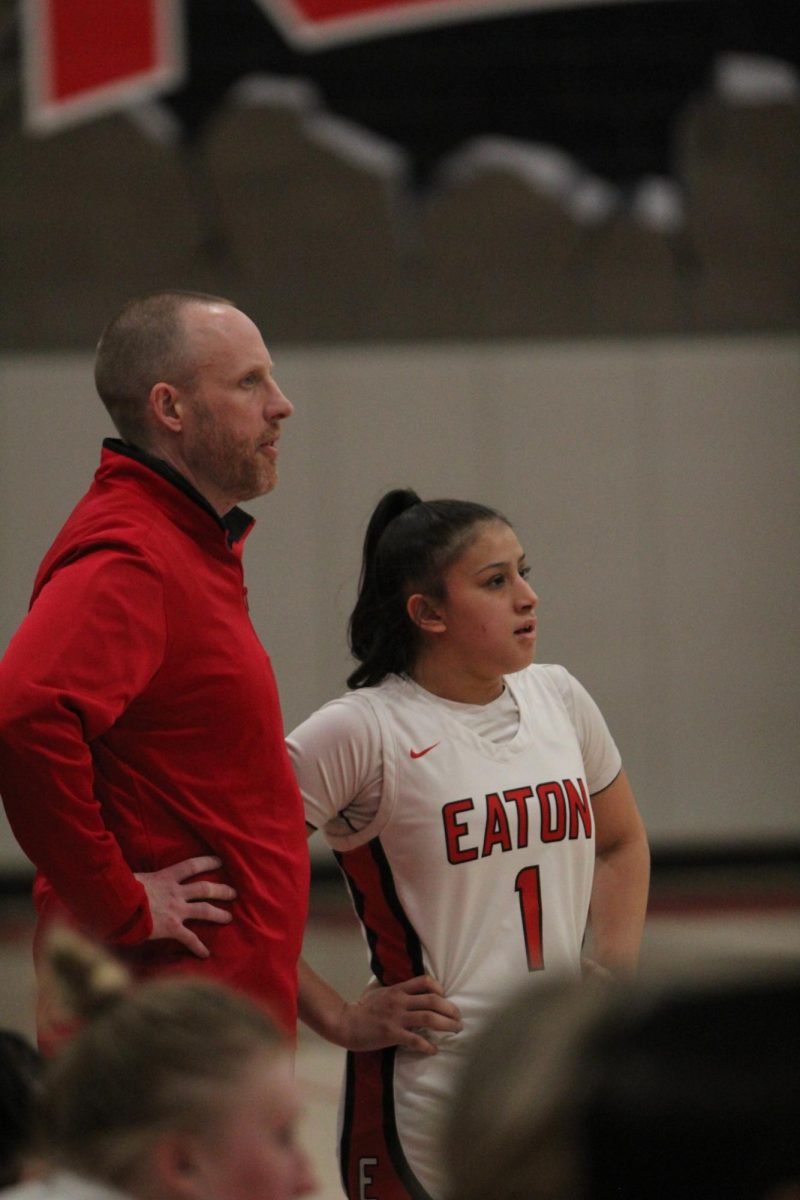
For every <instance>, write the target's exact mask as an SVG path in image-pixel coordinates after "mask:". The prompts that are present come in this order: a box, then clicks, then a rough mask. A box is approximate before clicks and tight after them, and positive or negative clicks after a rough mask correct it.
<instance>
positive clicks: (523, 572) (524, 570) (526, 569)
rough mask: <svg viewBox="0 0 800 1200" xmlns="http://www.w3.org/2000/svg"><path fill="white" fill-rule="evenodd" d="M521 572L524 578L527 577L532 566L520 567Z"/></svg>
mask: <svg viewBox="0 0 800 1200" xmlns="http://www.w3.org/2000/svg"><path fill="white" fill-rule="evenodd" d="M519 573H520V576H521V577H522V578H523V579H527V578H528V576H529V575H530V573H531V569H530V567H520V569H519Z"/></svg>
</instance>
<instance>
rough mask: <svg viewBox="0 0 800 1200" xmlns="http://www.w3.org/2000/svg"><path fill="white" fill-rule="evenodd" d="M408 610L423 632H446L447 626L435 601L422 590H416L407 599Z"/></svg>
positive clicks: (410, 616)
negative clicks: (423, 593)
mask: <svg viewBox="0 0 800 1200" xmlns="http://www.w3.org/2000/svg"><path fill="white" fill-rule="evenodd" d="M406 612H407V613H408V615H409V618H410V620H411V622H412V624H413V625H416V627H417V629H419V630H421V631H422V633H444V632H445V631H446V629H447V626H446V624H445V621H444V617H443V616H442V614H441V613H440V612H439V610H438V608H437V607H436V605H435V602H434V601H433V600H431V599H430V598H429V597H428V596H423V595H422V593H421V592H414V594H413V595H412V596H409V597H408V600H406Z"/></svg>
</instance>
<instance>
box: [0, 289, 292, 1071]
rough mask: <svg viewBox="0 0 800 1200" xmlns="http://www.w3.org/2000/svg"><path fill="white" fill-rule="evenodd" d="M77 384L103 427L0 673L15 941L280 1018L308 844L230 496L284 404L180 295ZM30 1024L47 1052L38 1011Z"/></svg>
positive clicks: (209, 315)
mask: <svg viewBox="0 0 800 1200" xmlns="http://www.w3.org/2000/svg"><path fill="white" fill-rule="evenodd" d="M95 382H96V386H97V390H98V393H99V395H100V398H101V400H102V401H103V403H104V404H105V406H106V408H107V409H108V412H109V414H110V416H111V418H112V420H113V422H114V423H115V425H116V427H117V430H118V432H119V435H120V436H119V438H108V439H106V440H105V442H104V443H103V450H102V457H101V461H100V467H99V470H98V471H97V473H96V475H95V478H94V481H93V483H92V486H91V488H90V489H89V491H88V493H87V494H86V495H85V496H84V498H83V499H82V500H81V501H80V502H79V503H78V505H77V506H76V508H75V509H74V511H73V512H72V514H71V516H70V517H69V519H68V520H67V522H66V524H65V525H64V527H63V528H62V529H61V532H60V533H59V534H58V536H57V537H56V539H55V541H54V543H53V545H52V546H51V548H50V550H49V551H48V552H47V554H46V555H45V558H44V561H43V563H42V565H41V567H40V569H39V573H38V576H37V579H36V582H35V585H34V590H33V599H32V602H31V608H30V611H29V613H28V615H27V617H26V618H25V620H24V621H23V623H22V625H21V627H20V629H19V630H18V632H17V634H16V635H15V637H14V638H13V639H12V641H11V643H10V645H9V647H8V650H7V653H6V654H5V657H4V659H3V661H2V663H0V794H2V797H3V801H4V804H5V807H6V811H7V814H8V819H9V822H10V824H11V828H12V830H13V832H14V834H15V835H16V838H17V840H18V841H19V844H20V846H21V847H22V849H23V850H24V852H25V853H26V854H27V855H28V857H29V858H30V859H31V861H32V862H33V863H34V865H35V866H36V868H37V879H36V883H35V888H34V899H35V903H36V907H37V910H38V913H39V918H40V932H39V936H38V937H37V942H36V946H37V950H38V946H39V942H40V940H41V931H42V929H44V928H46V926H47V925H48V924H49V923H50V922H52V921H53V920H66V921H69V922H72V923H73V924H75V925H77V926H78V927H79V928H81V929H83V930H85V931H88V932H89V933H91V935H92V936H94V937H97V938H99V939H101V940H102V941H104V942H106V943H108V944H112V945H114V946H115V948H116V949H117V951H118V953H120V954H121V955H123V956H124V958H125V959H126V961H127V963H128V965H129V966H130V967H131V968H132V969H133V970H134V972H135V973H137V974H140V975H145V976H146V975H150V974H153V973H156V972H161V971H164V970H169V971H175V970H180V971H182V970H189V971H197V970H202V971H203V972H204V973H207V974H211V975H213V976H216V977H217V978H220V979H223V980H225V981H226V982H228V983H231V984H233V985H235V986H237V987H241V988H243V989H244V990H246V991H247V992H248V993H249V994H250V995H252V996H254V997H256V998H258V999H260V1000H263V1001H265V1002H266V1003H267V1004H268V1005H269V1006H270V1007H271V1009H272V1010H273V1011H274V1012H275V1014H276V1015H277V1016H278V1018H279V1019H280V1020H281V1022H282V1023H283V1024H284V1025H285V1026H286V1028H287V1029H289V1030H293V1028H294V1023H295V1013H296V987H297V959H298V955H299V951H300V946H301V941H302V933H303V927H304V923H305V917H306V909H307V893H308V877H309V866H308V850H307V847H306V841H305V829H304V821H303V811H302V805H301V801H300V797H299V793H298V790H297V785H296V783H295V780H294V777H293V774H292V770H291V767H290V764H289V760H288V757H287V753H286V748H285V744H284V739H283V722H282V717H281V712H280V706H279V701H278V694H277V689H276V685H275V680H274V676H273V672H272V667H271V664H270V660H269V658H268V656H267V654H266V652H265V651H264V648H263V647H262V645H261V643H260V642H259V639H258V637H257V636H256V633H255V630H254V628H253V625H252V623H251V621H250V617H249V614H248V607H247V598H246V589H245V587H244V583H243V574H242V561H241V558H242V546H243V543H244V540H245V538H246V537H247V535H248V534H249V532H250V530H251V528H252V525H253V519H252V518H251V517H250V516H248V515H247V514H246V513H245V512H243V511H242V510H241V509H240V508H239V507H238V504H239V502H240V501H242V500H248V499H252V498H253V497H256V496H261V495H264V494H265V493H267V492H269V491H271V490H272V488H273V487H274V486H275V484H276V481H277V458H278V448H277V443H278V439H279V437H280V433H281V426H282V422H283V421H284V420H285V419H286V418H287V417H288V416H290V415H291V413H292V411H293V410H292V405H291V404H290V402H289V401H288V400H287V398H286V397H285V396H284V394H283V392H282V391H281V389H280V387H279V386H278V384H277V382H276V380H275V378H274V376H273V362H272V358H271V356H270V354H269V351H268V350H267V348H266V346H265V345H264V342H263V339H262V337H261V334H260V332H259V330H258V329H257V327H256V326H255V325H254V324H253V322H252V321H251V320H250V318H249V317H247V316H246V315H245V314H244V313H243V312H240V311H239V310H238V309H236V308H235V307H234V306H233V305H232V304H231V303H229V302H228V301H227V300H222V299H219V298H217V297H213V296H206V295H199V294H195V293H182V292H162V293H157V294H155V295H151V296H146V297H143V298H141V299H137V300H133V301H130V302H129V303H128V304H127V305H125V307H124V308H123V309H122V311H121V312H120V313H119V314H118V315H117V316H116V317H115V318H114V319H113V320H112V321H111V322H110V323H109V324H108V325H107V326H106V328H105V330H104V332H103V334H102V337H101V339H100V343H99V345H98V348H97V354H96V359H95ZM195 922H202V925H201V926H200V927H198V926H197V925H195V924H194V923H195ZM37 957H38V953H37ZM38 1025H39V1040H40V1045H41V1046H42V1047H43V1048H46V1049H48V1048H52V1046H53V1045H54V1044H55V1043H56V1042H57V1040H58V1038H59V1037H60V1036H62V1035H63V1032H64V1031H63V1030H59V1029H56V1028H53V1027H52V1023H51V1021H50V1018H49V1015H48V1014H47V1013H46V1012H44V1011H43V1010H42V1009H41V1006H40V1012H39V1020H38Z"/></svg>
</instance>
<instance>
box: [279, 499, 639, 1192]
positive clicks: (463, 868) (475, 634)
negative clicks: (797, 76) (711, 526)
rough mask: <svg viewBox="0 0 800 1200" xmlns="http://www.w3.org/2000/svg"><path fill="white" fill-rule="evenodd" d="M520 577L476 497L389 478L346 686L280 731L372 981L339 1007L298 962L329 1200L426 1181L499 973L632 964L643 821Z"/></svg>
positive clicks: (522, 571)
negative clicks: (331, 1133)
mask: <svg viewBox="0 0 800 1200" xmlns="http://www.w3.org/2000/svg"><path fill="white" fill-rule="evenodd" d="M528 571H529V568H528V566H527V564H526V560H525V554H524V552H523V550H522V547H521V546H520V544H519V541H518V540H517V537H516V535H515V533H514V530H513V529H512V528H511V526H510V525H509V524H508V522H507V521H506V520H505V518H504V517H502V516H501V515H500V514H499V513H497V512H495V511H493V510H492V509H489V508H485V507H483V506H481V505H478V504H472V503H467V502H462V501H456V500H436V501H428V502H423V501H421V500H420V498H419V497H418V496H417V495H416V493H414V492H412V491H392V492H389V493H388V494H387V495H386V496H384V498H383V499H382V500H381V502H380V503H379V504H378V506H377V508H376V510H375V512H374V513H373V515H372V518H371V520H370V523H369V526H368V529H367V533H366V538H365V542H364V554H363V562H362V571H361V580H360V586H359V594H358V599H357V602H356V606H355V608H354V610H353V613H352V616H351V619H350V644H351V648H352V651H353V654H354V656H355V658H356V659H357V660H358V664H359V665H358V666H357V667H356V669H355V670H354V671H353V673H352V675H351V676H350V678H349V680H348V683H349V686H350V688H351V689H352V690H351V691H349V692H348V693H347V694H346V695H345V696H343V697H341V698H340V699H338V700H334V701H332V702H331V703H329V704H327V705H325V706H324V707H323V708H322V709H320V710H319V711H318V712H317V713H315V714H314V715H313V716H311V717H310V718H309V719H308V720H307V721H305V722H304V723H303V724H302V725H300V726H299V727H298V728H297V729H296V730H295V731H294V733H293V734H292V735H291V737H290V738H289V749H290V754H291V757H292V759H293V762H294V766H295V769H296V772H297V776H298V780H299V783H300V788H301V791H302V793H303V797H304V801H305V811H306V819H307V822H308V824H309V826H311V827H313V828H322V829H323V830H324V832H325V836H326V838H327V840H328V842H329V843H330V845H331V846H332V847H333V848H334V850H335V853H336V857H337V860H338V862H339V865H340V867H341V868H342V871H343V872H344V875H345V877H346V879H347V883H348V886H349V888H350V892H351V895H352V898H353V901H354V905H355V909H356V912H357V913H358V916H359V918H360V920H361V922H362V925H363V928H364V932H365V935H366V939H367V942H368V945H369V948H370V954H371V966H372V970H373V973H374V977H375V978H374V981H373V983H372V984H371V986H370V987H369V988H368V989H367V991H366V992H365V993H364V995H363V996H362V997H361V998H360V1000H359V1001H358V1002H356V1003H355V1004H346V1003H345V1002H344V1001H343V1000H342V998H341V997H340V996H338V994H337V993H336V992H335V991H334V990H333V989H332V988H330V987H329V986H328V985H327V984H326V983H324V982H323V981H322V980H321V979H320V978H319V977H318V976H317V975H316V974H315V973H314V972H313V971H312V970H311V969H310V968H309V967H308V966H305V965H304V966H301V976H300V1012H301V1016H302V1017H303V1019H304V1020H305V1021H306V1023H308V1024H309V1025H311V1027H312V1028H314V1029H316V1030H317V1031H318V1032H320V1033H321V1034H322V1035H323V1036H325V1037H327V1038H329V1040H331V1041H333V1042H335V1043H337V1044H338V1045H342V1046H345V1047H346V1048H347V1049H348V1051H349V1053H348V1057H347V1071H346V1081H345V1094H344V1096H343V1103H342V1107H341V1143H340V1153H341V1167H342V1175H343V1181H344V1185H345V1190H346V1192H347V1194H348V1196H349V1197H351V1200H406V1198H407V1197H412V1198H414V1200H426V1198H428V1197H434V1198H438V1197H440V1196H441V1195H442V1182H441V1174H440V1168H439V1164H438V1158H439V1155H438V1140H439V1139H438V1128H437V1127H438V1124H439V1120H440V1118H441V1117H442V1115H443V1113H444V1111H445V1110H446V1108H447V1104H448V1097H449V1094H450V1092H451V1089H452V1080H453V1077H454V1074H455V1073H456V1072H457V1070H458V1068H459V1067H460V1064H461V1061H462V1058H463V1055H464V1052H465V1049H466V1047H467V1046H468V1044H469V1042H470V1037H471V1034H472V1033H473V1032H474V1031H475V1029H476V1028H477V1026H478V1025H479V1024H480V1022H481V1019H482V1018H483V1017H484V1016H485V1015H486V1014H487V1013H488V1012H489V1011H490V1009H492V1008H493V1007H494V1005H495V1004H496V1002H497V1001H498V999H499V997H500V996H501V995H502V994H503V993H504V992H506V991H507V990H508V989H509V988H510V987H511V986H513V985H514V984H516V983H517V982H518V981H520V980H521V979H522V978H524V977H527V976H528V975H529V974H531V973H532V974H533V975H534V977H535V976H536V975H537V974H538V975H539V977H540V978H542V979H545V978H552V977H554V976H559V975H579V974H580V972H581V970H582V969H583V970H584V972H585V971H587V970H591V971H600V972H603V971H608V972H611V973H612V974H613V973H617V972H620V973H625V972H630V971H632V970H633V968H634V966H635V963H636V959H637V954H638V950H639V942H640V939H641V933H642V926H643V922H644V913H645V906H646V897H647V887H648V878H649V855H648V849H647V841H646V837H645V833H644V829H643V826H642V823H641V820H640V818H639V814H638V812H637V809H636V804H635V801H634V797H633V794H632V792H631V788H630V785H629V784H628V781H627V779H626V777H625V773H624V771H623V770H622V766H621V760H620V755H619V752H618V750H617V748H616V746H615V744H614V742H613V740H612V738H611V735H610V734H609V732H608V729H607V727H606V724H605V722H604V720H603V718H602V716H601V714H600V712H599V710H598V708H597V706H596V705H595V704H594V702H593V701H592V699H591V698H590V697H589V695H588V694H587V692H586V691H585V690H584V689H583V688H582V687H581V685H580V684H579V683H578V682H577V681H576V680H575V679H573V678H572V676H571V675H569V674H568V673H567V671H566V670H564V668H563V667H557V666H534V665H532V664H533V659H534V651H535V647H536V606H537V597H536V594H535V592H534V591H533V590H532V588H531V586H530V584H529V583H528ZM589 914H591V928H592V943H593V950H592V961H591V962H589V961H587V960H584V962H583V963H582V958H581V955H582V947H583V942H584V933H585V931H586V926H587V918H588V917H589ZM497 1167H498V1170H501V1169H502V1164H499V1163H498V1164H497Z"/></svg>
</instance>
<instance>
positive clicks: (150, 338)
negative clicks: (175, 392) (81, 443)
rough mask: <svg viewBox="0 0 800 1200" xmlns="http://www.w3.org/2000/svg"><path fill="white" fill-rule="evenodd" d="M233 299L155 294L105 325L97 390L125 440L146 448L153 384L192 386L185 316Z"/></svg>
mask: <svg viewBox="0 0 800 1200" xmlns="http://www.w3.org/2000/svg"><path fill="white" fill-rule="evenodd" d="M198 304H199V305H208V304H225V305H230V304H231V301H230V300H225V299H224V298H223V297H221V296H210V295H207V294H206V293H205V292H181V291H164V292H153V293H152V295H149V296H140V297H137V298H136V299H134V300H129V301H128V303H127V304H126V305H125V306H124V307H123V308H122V310H121V311H120V312H119V313H118V314H117V315H116V317H114V318H113V319H112V320H111V321H109V323H108V324H107V325H106V327H105V329H104V330H103V332H102V334H101V335H100V341H99V342H98V345H97V353H96V356H95V366H94V379H95V386H96V388H97V393H98V395H99V396H100V399H101V400H102V401H103V404H104V405H105V406H106V408H107V409H108V412H109V415H110V417H111V420H112V421H113V422H114V425H115V426H116V428H117V430H118V431H119V434H120V436H121V437H122V438H124V439H125V441H126V442H130V443H131V444H132V445H135V446H139V447H140V448H141V449H147V425H146V419H145V418H146V401H147V397H148V395H149V394H150V389H151V388H152V387H153V385H154V384H156V383H159V382H160V381H162V380H163V381H164V382H167V383H175V384H176V385H180V386H181V387H187V386H189V385H190V384H191V381H192V379H193V376H194V365H193V363H192V361H191V356H190V354H189V352H188V346H187V339H186V331H185V329H184V326H183V321H182V320H181V317H182V314H183V312H184V310H185V309H186V308H188V307H190V306H191V305H198Z"/></svg>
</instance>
